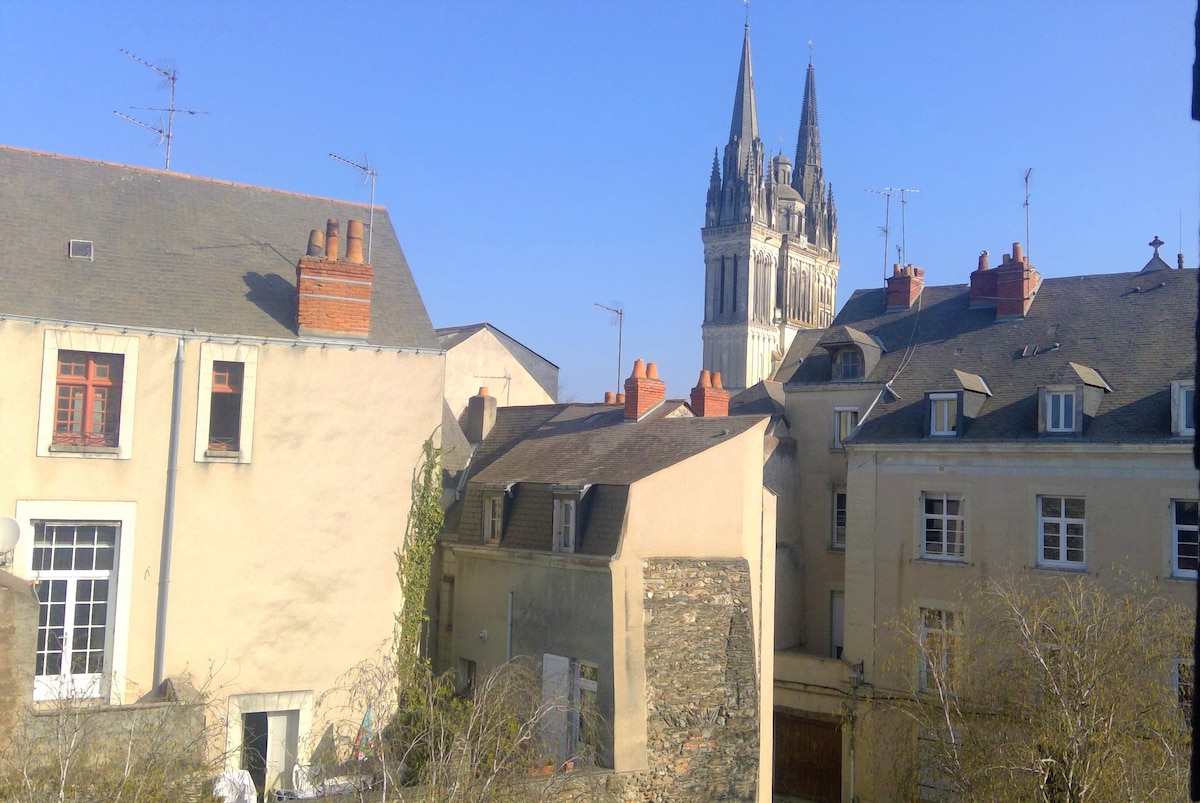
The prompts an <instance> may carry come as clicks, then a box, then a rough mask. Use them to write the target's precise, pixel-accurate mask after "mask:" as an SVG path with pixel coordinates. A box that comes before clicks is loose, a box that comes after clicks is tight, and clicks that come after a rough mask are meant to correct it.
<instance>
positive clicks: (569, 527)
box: [543, 498, 578, 552]
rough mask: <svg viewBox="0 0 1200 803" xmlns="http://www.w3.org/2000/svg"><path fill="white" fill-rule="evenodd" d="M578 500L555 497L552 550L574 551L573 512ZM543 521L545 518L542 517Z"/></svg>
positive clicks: (576, 507)
mask: <svg viewBox="0 0 1200 803" xmlns="http://www.w3.org/2000/svg"><path fill="white" fill-rule="evenodd" d="M577 509H578V500H576V499H563V498H556V499H555V500H554V551H555V552H574V551H575V529H576V523H577V522H576V518H575V512H576V510H577ZM543 521H545V519H543Z"/></svg>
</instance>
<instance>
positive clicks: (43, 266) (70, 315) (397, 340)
mask: <svg viewBox="0 0 1200 803" xmlns="http://www.w3.org/2000/svg"><path fill="white" fill-rule="evenodd" d="M330 217H333V218H337V219H338V220H339V221H340V222H341V224H342V233H343V242H344V238H345V227H346V221H347V220H348V219H350V218H357V219H360V220H362V221H364V224H365V223H366V222H367V221H368V220H369V218H370V210H369V208H368V207H367V206H365V205H364V204H358V203H349V202H346V201H336V200H332V199H329V198H317V197H313V196H307V195H298V194H294V193H288V192H282V191H279V190H271V189H266V188H263V187H253V186H248V185H244V184H234V183H231V182H226V181H219V180H215V179H208V178H198V177H194V176H187V175H184V174H182V173H175V172H168V171H163V170H153V169H149V168H144V167H132V166H129V165H121V164H111V163H108V162H99V161H92V160H87V159H79V158H74V157H67V156H60V155H56V154H49V153H40V152H36V151H28V150H22V149H18V148H9V147H2V146H0V226H2V227H3V229H4V231H5V233H6V234H5V236H4V237H3V238H0V314H11V315H22V316H30V317H35V318H49V319H56V320H70V321H78V322H87V323H100V324H110V325H117V326H136V327H147V328H154V329H170V330H183V331H190V330H196V331H198V332H203V333H209V334H223V335H242V336H251V337H272V338H285V339H286V338H293V339H294V338H296V321H295V318H296V262H297V260H298V259H299V258H300V256H301V255H302V254H303V253H304V252H305V249H306V247H307V244H308V233H309V231H310V230H311V229H321V230H324V227H325V221H326V219H328V218H330ZM72 239H77V240H90V241H92V242H93V244H94V257H95V258H94V260H93V261H87V260H78V259H75V260H72V259H68V258H67V241H68V240H72ZM371 259H372V262H373V267H374V271H375V278H374V282H373V284H372V289H371V331H370V335H369V337H368V342H369V343H371V344H374V345H381V346H394V347H412V348H428V349H438V348H439V345H438V341H437V338H436V337H435V336H434V332H433V326H432V325H431V324H430V322H429V315H428V313H427V312H426V310H425V305H424V303H423V302H422V301H421V296H420V293H418V291H417V287H416V284H415V283H414V281H413V277H412V274H411V273H410V271H409V268H408V263H407V262H406V261H405V259H404V253H403V251H402V250H401V248H400V243H399V242H398V241H397V239H396V233H395V231H394V230H393V229H392V225H391V221H390V220H389V219H388V214H387V210H386V209H384V208H382V207H376V208H375V233H374V237H373V239H372V254H371Z"/></svg>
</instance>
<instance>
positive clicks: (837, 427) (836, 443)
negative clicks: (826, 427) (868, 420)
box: [833, 407, 859, 449]
mask: <svg viewBox="0 0 1200 803" xmlns="http://www.w3.org/2000/svg"><path fill="white" fill-rule="evenodd" d="M843 413H852V414H853V415H852V416H851V424H850V427H849V430H848V431H847V432H846V434H845V436H844V437H843V436H842V429H841V423H842V414H843ZM858 425H859V416H858V408H857V407H834V408H833V448H834V449H841V448H842V446H843V442H844V441H846V440H849V439H850V438H851V437H853V436H854V433H855V432H857V431H858Z"/></svg>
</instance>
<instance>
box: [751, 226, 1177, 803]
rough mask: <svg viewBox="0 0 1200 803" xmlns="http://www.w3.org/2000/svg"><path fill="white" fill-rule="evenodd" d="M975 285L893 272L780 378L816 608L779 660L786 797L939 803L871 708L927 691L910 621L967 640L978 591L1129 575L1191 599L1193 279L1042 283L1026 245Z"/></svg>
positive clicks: (779, 740) (780, 762) (779, 785)
mask: <svg viewBox="0 0 1200 803" xmlns="http://www.w3.org/2000/svg"><path fill="white" fill-rule="evenodd" d="M964 278H968V277H967V276H966V275H964ZM969 279H970V283H969V284H959V285H949V286H929V287H926V286H925V285H924V272H923V271H921V270H920V269H914V268H911V267H909V268H905V269H900V268H898V269H897V271H896V273H895V275H894V276H893V277H892V278H891V279H890V280H889V282H888V287H887V288H886V289H877V290H863V291H859V292H857V293H855V294H854V295H853V296H852V297H851V298H850V299H849V300H848V301H847V303H846V305H845V307H844V308H843V310H842V312H841V313H840V314H839V315H838V317H837V319H836V320H835V321H834V325H833V327H831V328H830V329H829V330H828V331H827V332H826V333H825V334H824V335H823V336H822V337H821V339H820V340H819V342H818V345H817V346H816V347H814V348H812V349H811V351H809V353H808V354H807V356H806V357H805V358H804V360H803V361H802V362H801V364H800V366H799V367H798V368H797V370H796V371H795V373H794V375H793V376H792V377H791V379H790V381H788V382H787V383H785V388H786V392H787V402H786V414H787V417H788V419H789V421H790V422H791V428H792V432H793V433H796V438H797V454H798V464H799V473H800V489H801V491H800V497H799V499H798V500H797V507H798V509H799V510H800V511H801V512H800V514H799V515H800V529H801V541H802V542H803V547H802V549H803V560H802V566H803V585H804V591H803V599H804V605H803V615H802V616H801V622H802V631H801V632H800V633H798V634H797V635H798V639H797V641H796V643H795V644H794V645H791V646H790V648H788V649H784V650H783V651H781V652H780V653H779V654H777V655H776V675H775V677H776V688H775V703H776V711H777V720H776V749H775V770H774V772H775V790H776V792H784V793H790V794H797V795H801V796H804V797H806V798H807V799H811V800H844V801H850V800H859V801H886V800H896V799H908V798H909V797H916V798H918V799H936V796H937V794H938V790H937V789H934V788H922V787H920V785H919V784H918V788H917V789H907V788H906V789H898V788H893V787H891V786H889V784H890V783H892V780H891V778H892V774H891V773H890V772H889V770H890V768H889V767H888V766H886V764H887V759H886V758H884V757H883V753H882V748H883V746H888V745H891V744H893V743H895V742H896V741H897V740H901V741H902V740H909V739H911V740H913V741H914V742H915V740H916V732H915V730H914V729H913V728H912V727H911V726H907V725H904V724H903V723H901V722H899V721H898V720H895V719H889V718H888V717H887V716H885V715H879V714H878V712H879V711H880V710H881V709H880V707H879V706H877V705H876V704H875V702H874V701H875V700H876V699H877V698H886V697H888V696H891V695H895V694H897V693H907V692H908V691H909V690H911V689H912V688H913V686H914V683H917V682H919V678H918V677H917V674H916V673H917V666H915V665H913V664H912V662H911V661H909V660H907V657H906V654H904V653H902V652H899V649H900V648H899V646H898V644H897V641H896V637H895V629H896V627H897V624H898V623H899V622H900V620H901V617H905V616H917V617H918V618H919V617H920V614H913V613H912V612H913V611H922V612H928V613H930V615H931V616H936V617H940V618H941V620H942V621H945V622H950V623H952V624H953V626H954V627H962V626H969V621H967V620H966V618H965V617H964V616H963V599H964V592H965V590H966V589H965V586H966V584H967V583H968V582H969V581H971V580H974V579H978V578H981V577H1006V576H1012V577H1015V578H1017V579H1018V581H1020V579H1021V578H1028V579H1029V580H1030V581H1031V582H1035V581H1037V580H1038V579H1042V578H1046V577H1048V576H1051V575H1053V574H1055V573H1060V572H1086V573H1087V574H1089V575H1092V576H1095V577H1098V578H1100V579H1101V580H1102V581H1105V580H1106V579H1107V578H1112V577H1114V576H1115V573H1116V572H1119V571H1121V570H1124V571H1127V572H1130V573H1132V574H1133V575H1134V576H1137V577H1141V578H1146V579H1147V580H1149V581H1152V582H1157V583H1159V584H1160V586H1161V588H1162V591H1163V593H1165V594H1167V595H1168V596H1170V597H1172V598H1174V599H1176V600H1177V601H1179V602H1181V603H1183V604H1187V605H1191V604H1192V600H1193V596H1194V588H1193V586H1194V583H1195V579H1194V578H1195V576H1196V568H1197V535H1196V533H1197V527H1196V521H1195V517H1196V500H1197V497H1198V494H1197V481H1198V479H1200V475H1198V474H1197V472H1196V470H1195V469H1194V468H1193V465H1192V457H1191V439H1192V436H1193V434H1194V418H1193V417H1192V416H1193V413H1192V405H1193V399H1194V381H1193V377H1194V372H1195V347H1194V344H1193V343H1192V342H1191V338H1190V337H1186V336H1185V337H1183V338H1182V342H1180V341H1181V337H1180V333H1181V332H1183V333H1187V332H1189V331H1190V330H1191V326H1192V322H1193V320H1194V317H1195V309H1196V275H1195V271H1193V270H1174V269H1170V268H1169V267H1168V266H1167V265H1166V264H1165V263H1163V262H1162V260H1160V259H1158V256H1157V249H1156V253H1155V257H1154V258H1153V259H1152V260H1151V261H1150V263H1149V264H1148V265H1147V268H1146V270H1145V271H1143V272H1137V273H1114V274H1103V275H1095V274H1094V275H1087V276H1077V277H1069V278H1047V279H1043V278H1042V277H1041V276H1040V275H1039V274H1038V272H1037V270H1036V269H1035V268H1034V267H1033V266H1032V265H1030V264H1029V262H1028V260H1027V259H1025V258H1024V257H1023V256H1022V255H1021V253H1020V248H1019V246H1014V249H1013V253H1012V254H1007V255H1005V259H1004V261H1003V263H1002V264H1001V265H999V266H997V267H996V268H989V267H988V266H987V263H986V257H985V258H984V259H983V260H981V264H980V266H979V268H978V269H977V270H975V271H974V272H973V273H971V274H970V276H969ZM781 504H783V503H782V502H781ZM782 563H783V560H782V555H781V560H780V564H781V565H782ZM785 582H786V581H785V580H784V579H783V578H782V572H781V579H780V581H779V584H780V587H781V594H782V593H784V591H783V587H784V585H785ZM908 625H909V626H910V627H911V628H912V629H913V630H914V631H918V632H922V633H924V632H925V631H923V630H921V627H922V625H921V622H920V621H913V622H908ZM922 796H924V798H923V797H922Z"/></svg>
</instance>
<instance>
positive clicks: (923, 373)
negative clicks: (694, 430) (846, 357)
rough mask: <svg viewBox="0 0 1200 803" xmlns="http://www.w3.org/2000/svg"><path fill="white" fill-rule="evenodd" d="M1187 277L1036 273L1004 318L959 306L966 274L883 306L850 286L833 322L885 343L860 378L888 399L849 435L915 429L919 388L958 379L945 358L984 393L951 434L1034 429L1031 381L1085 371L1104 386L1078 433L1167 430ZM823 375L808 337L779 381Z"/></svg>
mask: <svg viewBox="0 0 1200 803" xmlns="http://www.w3.org/2000/svg"><path fill="white" fill-rule="evenodd" d="M1196 279H1197V275H1196V271H1195V270H1192V269H1185V270H1164V271H1156V272H1154V273H1152V274H1150V275H1147V274H1142V273H1111V274H1094V275H1087V276H1073V277H1065V278H1047V279H1044V280H1043V282H1042V285H1041V289H1040V290H1039V292H1038V294H1037V297H1036V298H1035V300H1034V301H1033V304H1032V306H1031V307H1030V309H1029V313H1028V315H1027V316H1026V317H1025V318H1023V319H1018V320H1008V321H996V320H995V317H996V316H995V310H994V309H970V308H969V297H970V294H969V287H968V286H967V285H950V286H940V287H938V286H927V287H926V288H925V289H924V291H923V292H922V294H921V298H920V304H919V305H914V307H913V309H909V310H900V311H897V312H892V313H888V312H886V311H885V296H886V291H885V290H884V289H883V288H878V289H873V290H859V291H857V292H856V293H854V295H853V296H851V297H850V299H849V300H848V301H847V302H846V305H845V307H843V309H842V311H841V312H840V313H839V314H838V316H837V318H836V319H835V320H834V325H835V326H851V327H853V328H855V329H858V330H860V331H863V332H866V333H867V334H870V335H873V336H874V337H876V338H877V339H878V340H880V341H881V342H882V343H883V345H884V347H885V348H886V350H887V351H886V352H885V353H884V354H883V355H882V356H881V358H880V360H879V363H878V364H877V365H876V366H875V367H874V369H873V370H872V372H871V375H870V376H868V377H866V378H865V379H864V380H862V381H864V382H867V383H875V384H878V385H879V386H880V387H882V385H883V383H885V382H889V381H890V387H891V389H892V390H893V391H895V394H896V396H897V397H898V398H890V397H888V396H886V395H885V398H884V399H883V400H881V401H880V402H879V404H878V405H877V406H876V407H875V409H874V410H873V411H872V412H871V414H870V416H869V417H868V418H867V420H866V421H864V422H863V424H862V427H861V428H860V430H859V432H858V434H856V435H855V436H854V441H855V442H860V443H861V442H887V441H908V440H918V439H922V438H924V424H925V417H926V415H927V413H926V407H925V403H924V394H925V393H927V392H933V391H952V390H958V389H960V388H962V387H963V380H962V378H961V377H960V376H959V375H957V374H955V370H956V369H957V370H958V371H960V372H964V373H969V374H977V375H978V376H979V377H982V379H983V380H984V381H985V382H986V383H987V387H988V388H990V389H991V391H992V393H993V396H992V397H990V398H987V399H986V400H985V401H984V403H983V407H982V409H981V410H980V412H979V415H978V417H977V418H976V419H975V420H973V421H970V422H968V424H967V426H966V427H965V428H964V431H963V432H961V433H960V434H959V439H960V440H968V441H978V440H1025V439H1031V440H1032V439H1036V438H1038V434H1037V391H1038V387H1039V386H1040V385H1051V384H1070V385H1077V384H1079V383H1080V382H1081V381H1087V382H1088V383H1089V384H1092V383H1094V382H1095V380H1096V379H1099V380H1100V381H1107V383H1108V385H1110V386H1111V388H1112V392H1111V393H1104V398H1103V400H1102V401H1101V403H1100V406H1099V409H1098V411H1097V414H1096V416H1095V417H1094V418H1092V419H1090V420H1087V421H1085V428H1084V433H1083V436H1082V437H1083V439H1084V440H1090V441H1102V442H1120V441H1143V442H1144V441H1151V440H1162V439H1167V438H1170V437H1171V394H1170V384H1171V382H1172V381H1173V380H1179V379H1190V378H1192V376H1193V375H1194V371H1195V347H1194V343H1193V341H1192V332H1193V325H1194V321H1195V318H1196ZM1035 351H1036V353H1035ZM1022 355H1027V356H1022ZM1072 364H1074V366H1081V367H1082V368H1083V369H1084V370H1083V372H1082V373H1081V371H1080V370H1078V369H1077V368H1076V367H1074V366H1073V365H1072ZM1089 369H1090V372H1095V373H1096V374H1098V376H1093V375H1092V373H1089ZM1084 376H1086V377H1088V379H1086V380H1084V379H1081V377H1084ZM828 384H830V357H829V354H828V352H827V351H826V350H825V349H824V348H821V347H814V348H813V349H812V351H811V352H810V353H809V355H808V357H807V358H806V359H804V361H803V362H802V363H801V364H800V366H799V368H798V369H797V370H796V372H795V374H794V375H793V376H792V379H791V380H790V381H789V382H788V385H787V388H788V390H789V391H792V390H803V388H804V387H806V386H813V385H828ZM837 384H845V381H840V382H839V383H837Z"/></svg>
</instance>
